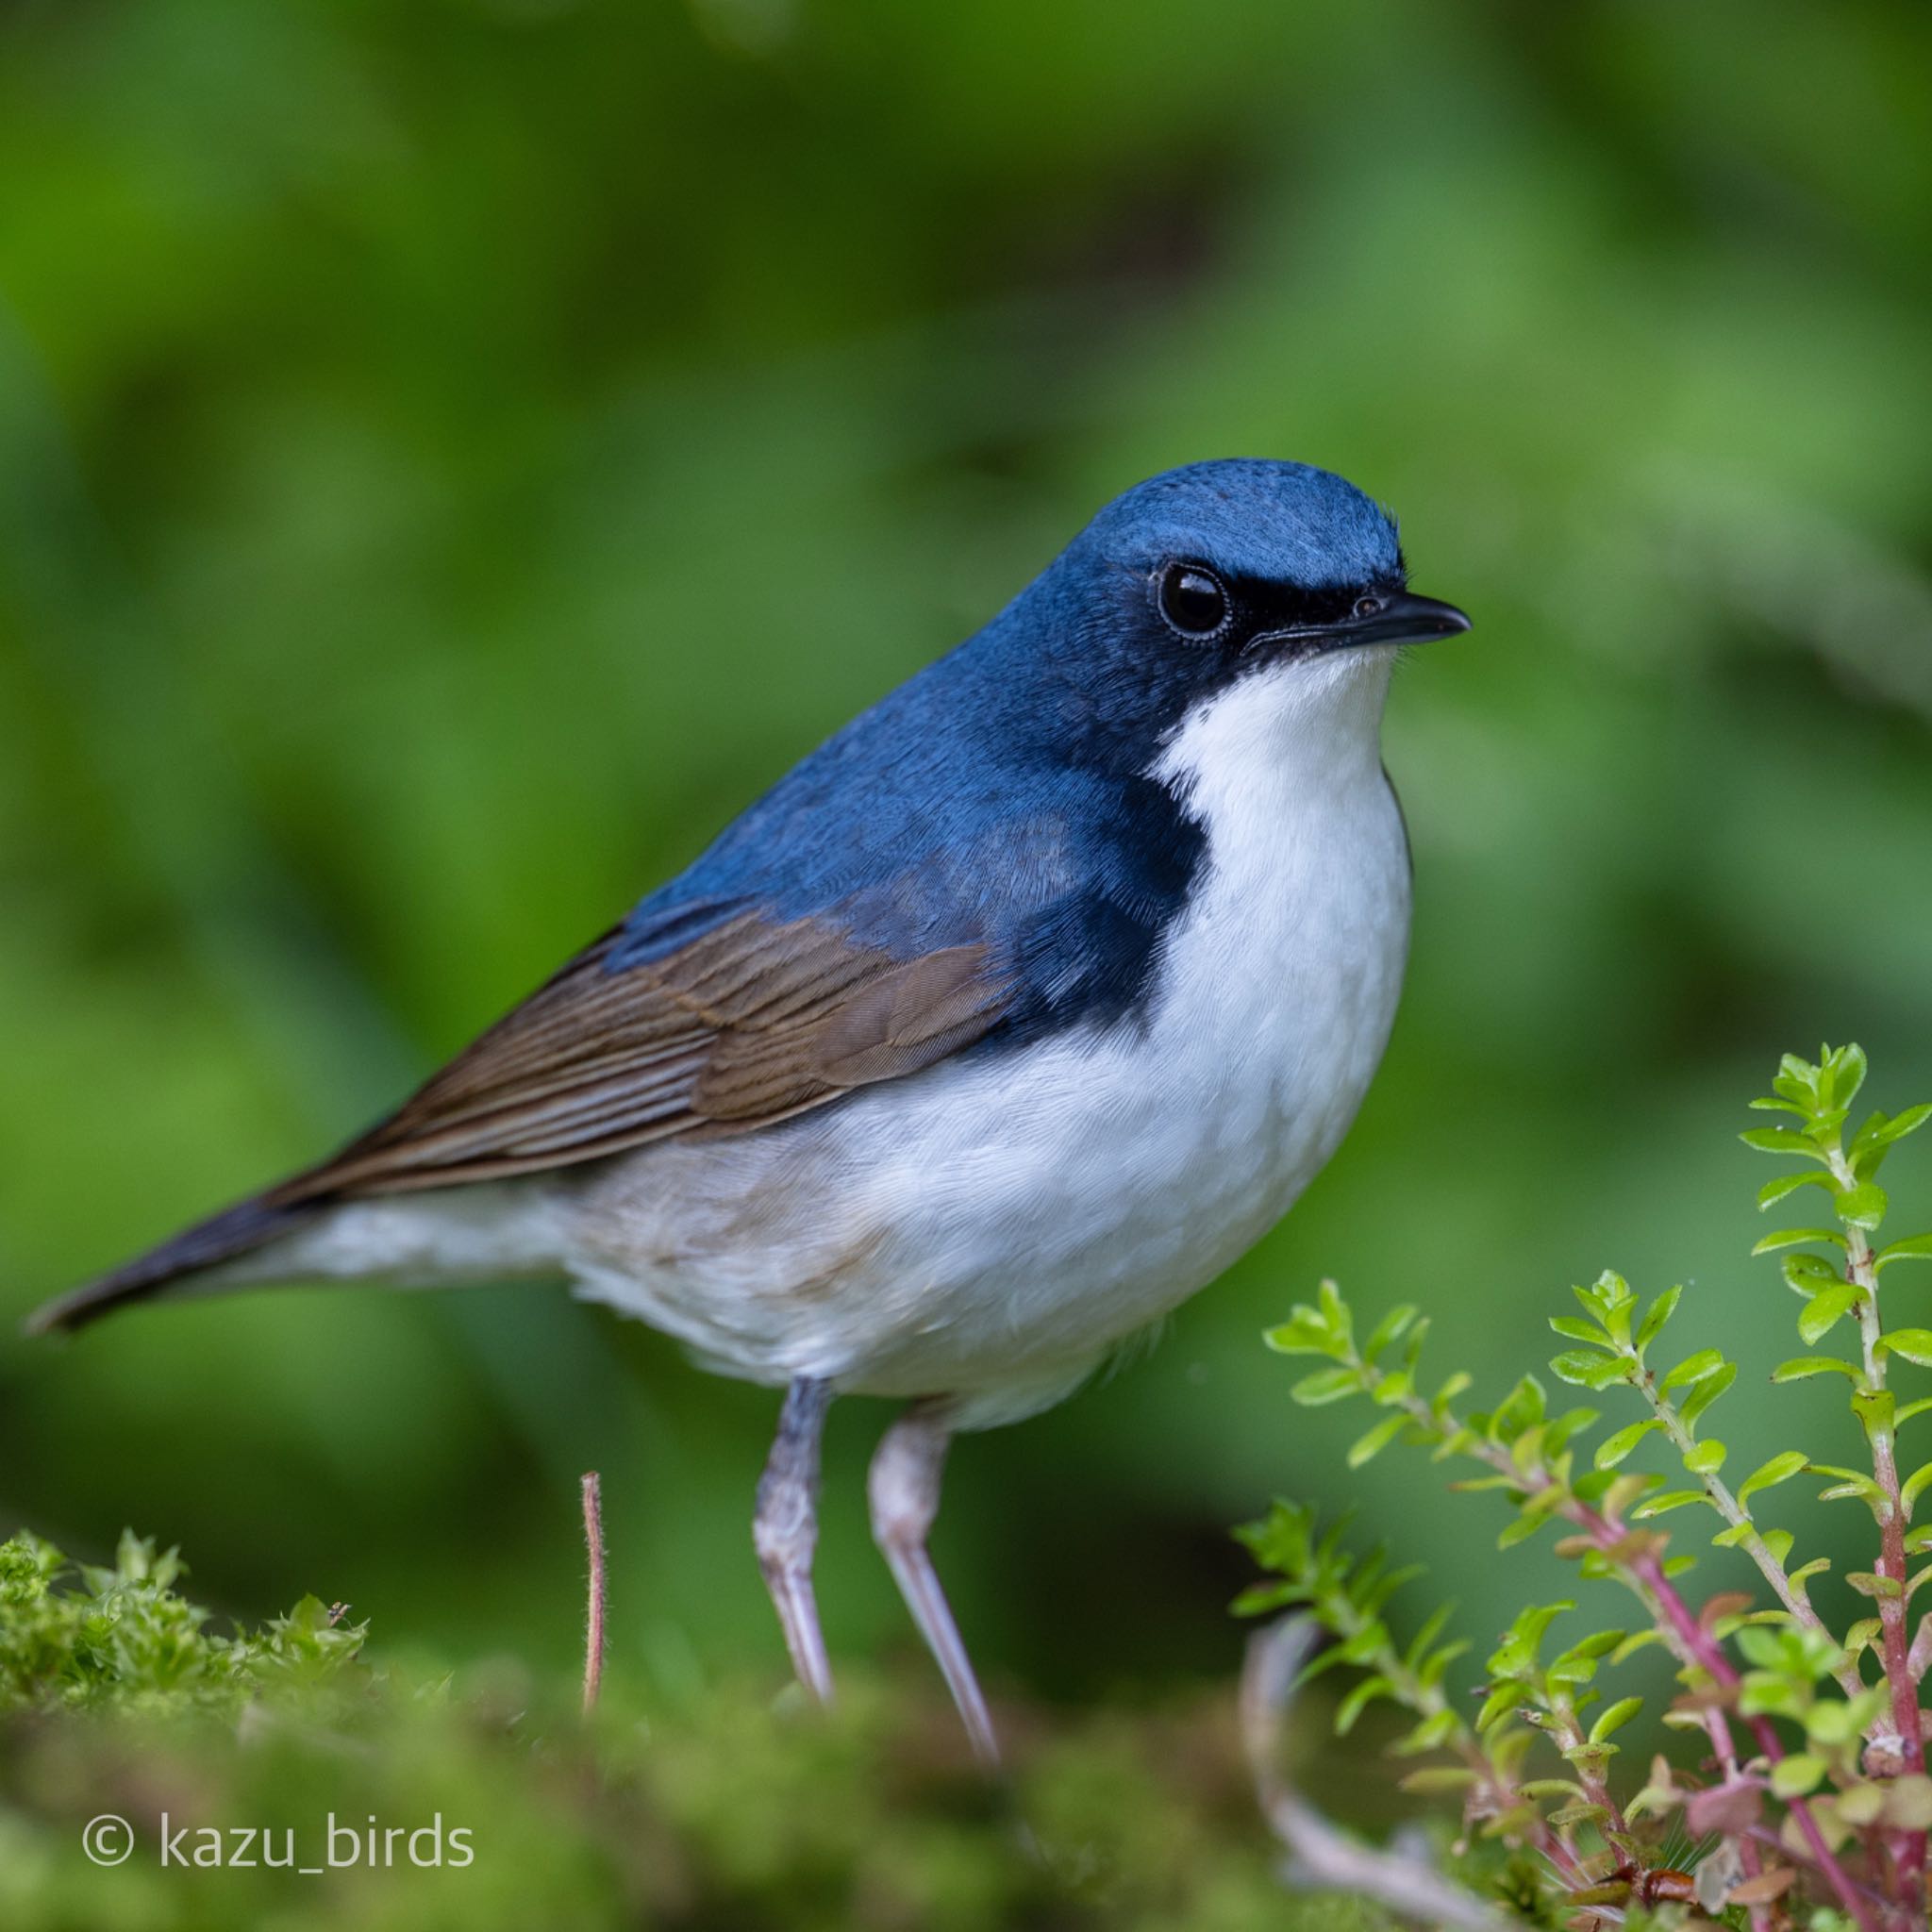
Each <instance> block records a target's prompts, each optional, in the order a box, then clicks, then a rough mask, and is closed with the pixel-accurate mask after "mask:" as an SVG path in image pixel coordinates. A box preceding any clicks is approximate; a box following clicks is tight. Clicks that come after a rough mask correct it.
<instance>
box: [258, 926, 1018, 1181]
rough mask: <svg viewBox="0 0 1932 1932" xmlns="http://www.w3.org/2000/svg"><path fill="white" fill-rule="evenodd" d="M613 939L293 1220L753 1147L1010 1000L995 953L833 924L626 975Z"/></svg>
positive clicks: (326, 1175) (452, 1071) (738, 935)
mask: <svg viewBox="0 0 1932 1932" xmlns="http://www.w3.org/2000/svg"><path fill="white" fill-rule="evenodd" d="M618 937H619V936H618V935H617V934H616V933H611V934H608V935H607V936H606V937H605V938H604V939H602V940H600V941H598V942H597V943H596V944H595V945H593V946H591V947H590V948H589V949H588V950H587V951H585V952H584V953H581V954H579V955H578V957H577V958H575V959H574V960H573V961H572V962H571V963H570V964H569V965H568V966H566V967H565V968H564V969H563V971H562V972H561V973H559V974H557V975H556V977H555V978H553V979H552V980H551V981H550V982H549V983H548V984H547V985H545V986H544V987H542V988H541V989H540V990H539V991H537V992H535V993H533V994H532V995H531V997H530V998H529V999H527V1000H525V1002H524V1004H523V1005H522V1006H521V1007H519V1008H516V1010H515V1011H513V1012H512V1013H510V1014H509V1015H508V1017H507V1018H505V1019H503V1020H501V1021H499V1022H498V1023H497V1024H496V1025H494V1026H493V1027H491V1029H490V1031H489V1032H487V1033H485V1034H484V1035H483V1036H482V1037H481V1038H480V1039H479V1040H477V1041H475V1044H474V1045H472V1046H470V1047H469V1048H468V1049H466V1050H465V1051H464V1052H463V1053H461V1054H459V1055H458V1057H457V1058H455V1059H454V1060H452V1061H451V1062H450V1064H449V1065H448V1066H447V1067H445V1068H444V1069H443V1070H442V1071H441V1073H440V1074H436V1075H435V1076H434V1077H433V1078H432V1079H430V1080H429V1081H428V1082H427V1083H426V1084H425V1086H423V1087H422V1088H420V1089H419V1090H418V1091H417V1092H416V1093H415V1094H413V1095H412V1096H411V1097H410V1098H409V1099H408V1101H406V1102H405V1103H404V1104H403V1106H402V1107H401V1108H398V1109H397V1110H396V1112H395V1113H393V1114H391V1116H390V1118H389V1119H388V1120H386V1121H384V1122H383V1123H382V1124H380V1125H378V1126H376V1127H375V1128H373V1129H372V1130H371V1131H370V1132H369V1133H367V1134H365V1135H363V1136H362V1137H361V1139H359V1140H358V1141H354V1142H352V1143H351V1144H350V1145H349V1146H348V1147H346V1148H344V1149H343V1150H342V1152H341V1154H339V1155H337V1156H336V1157H335V1158H334V1159H332V1160H330V1161H327V1162H325V1164H324V1165H323V1166H321V1167H318V1168H315V1169H312V1170H310V1171H309V1172H308V1173H307V1174H300V1175H298V1176H296V1177H295V1178H294V1179H293V1180H291V1181H289V1182H287V1183H286V1184H284V1186H282V1187H280V1188H277V1189H275V1190H274V1191H272V1193H271V1194H270V1195H269V1196H268V1197H267V1198H268V1199H269V1200H270V1201H272V1202H274V1203H275V1204H277V1205H291V1204H295V1203H300V1202H304V1201H313V1200H317V1199H321V1198H325V1197H331V1196H340V1195H343V1194H367V1193H391V1192H397V1191H406V1190H413V1189H419V1188H440V1187H447V1186H450V1185H452V1184H454V1183H456V1182H458V1181H472V1180H487V1179H491V1178H494V1177H497V1176H501V1175H507V1174H525V1173H529V1172H531V1171H533V1170H536V1169H541V1168H546V1167H562V1166H567V1165H570V1164H572V1163H574V1162H576V1161H580V1160H593V1159H595V1158H598V1157H599V1156H601V1155H606V1154H613V1153H616V1152H618V1151H620V1150H621V1149H623V1148H625V1147H634V1146H637V1145H639V1144H640V1143H641V1142H643V1141H656V1140H662V1139H666V1138H669V1137H670V1136H672V1135H675V1134H687V1133H706V1134H718V1133H742V1132H745V1131H747V1130H748V1129H750V1128H754V1127H758V1126H763V1125H767V1124H770V1123H772V1122H774V1121H779V1120H783V1119H785V1118H786V1117H787V1116H788V1115H791V1114H794V1113H799V1112H802V1111H804V1110H805V1109H806V1108H812V1107H818V1106H821V1105H823V1104H824V1102H825V1101H828V1100H832V1099H835V1098H836V1097H837V1096H838V1095H840V1094H841V1093H844V1092H847V1091H850V1090H851V1089H853V1088H855V1087H861V1086H866V1085H868V1084H870V1083H872V1082H874V1081H878V1080H890V1079H895V1078H897V1077H898V1076H900V1075H901V1074H910V1073H914V1072H917V1071H918V1070H919V1069H920V1068H921V1067H926V1066H930V1065H932V1063H933V1062H934V1061H935V1060H939V1059H942V1058H944V1057H945V1056H946V1055H947V1054H949V1053H954V1052H957V1051H958V1049H959V1048H960V1047H962V1046H965V1045H968V1044H970V1043H971V1042H972V1041H974V1040H977V1039H978V1038H979V1037H980V1036H981V1035H982V1034H984V1033H985V1032H986V1031H987V1030H988V1028H989V1027H991V1025H992V1024H994V1022H995V1021H997V1020H998V1018H999V1016H1000V1014H1001V1013H1002V1012H1003V1011H1004V1010H1005V1008H1006V1005H1007V1001H1008V991H1009V988H1008V983H1007V982H1006V980H1005V979H1004V978H1003V977H1002V976H1001V975H999V974H997V973H995V972H994V971H992V970H991V965H990V962H989V958H988V952H987V948H986V947H985V946H983V945H964V946H948V947H945V948H943V949H941V950H940V951H937V952H933V953H927V954H924V955H923V956H922V957H920V958H915V959H909V960H898V959H894V958H892V957H891V954H889V953H884V952H881V951H878V950H876V949H874V948H869V947H862V946H856V945H854V944H853V942H852V941H851V940H850V939H848V938H847V937H846V936H845V935H844V934H843V933H842V932H841V931H840V929H839V928H838V927H837V926H836V925H835V924H832V923H831V922H830V921H827V920H821V919H798V920H789V921H783V922H779V921H773V920H768V919H765V918H762V917H760V916H759V915H758V914H757V913H753V912H746V913H741V914H739V915H738V916H737V917H735V918H733V919H730V920H727V921H726V922H724V924H721V925H719V926H716V927H714V928H713V929H712V930H711V931H709V932H707V933H705V934H703V935H701V936H700V937H699V938H697V939H695V940H693V941H691V942H690V943H689V944H687V945H685V946H683V947H681V948H679V949H678V950H677V951H676V952H675V953H672V954H670V955H668V956H667V957H666V958H662V959H659V960H656V961H653V962H652V963H651V964H649V965H645V966H633V967H627V968H625V969H623V970H622V971H619V972H615V973H613V972H611V971H610V970H609V967H608V960H609V957H610V953H611V950H612V948H613V947H614V946H615V945H616V943H617V941H618Z"/></svg>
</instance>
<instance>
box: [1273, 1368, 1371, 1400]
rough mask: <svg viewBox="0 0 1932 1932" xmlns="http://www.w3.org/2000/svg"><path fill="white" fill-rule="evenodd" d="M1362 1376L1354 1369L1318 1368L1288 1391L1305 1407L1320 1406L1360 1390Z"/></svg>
mask: <svg viewBox="0 0 1932 1932" xmlns="http://www.w3.org/2000/svg"><path fill="white" fill-rule="evenodd" d="M1361 1386H1362V1384H1361V1377H1360V1376H1359V1375H1357V1374H1356V1372H1355V1371H1354V1370H1353V1369H1317V1370H1316V1371H1315V1373H1314V1374H1312V1375H1304V1376H1303V1377H1302V1378H1301V1380H1300V1381H1299V1382H1297V1383H1296V1384H1295V1385H1294V1387H1293V1388H1292V1389H1291V1390H1290V1391H1288V1392H1289V1394H1290V1396H1291V1398H1292V1399H1293V1400H1294V1401H1296V1402H1298V1403H1300V1404H1301V1406H1302V1407H1304V1408H1320V1407H1322V1406H1323V1404H1324V1403H1328V1402H1340V1401H1341V1399H1342V1397H1343V1396H1346V1395H1354V1394H1357V1393H1358V1392H1359V1391H1360V1389H1361Z"/></svg>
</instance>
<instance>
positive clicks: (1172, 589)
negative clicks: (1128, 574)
mask: <svg viewBox="0 0 1932 1932" xmlns="http://www.w3.org/2000/svg"><path fill="white" fill-rule="evenodd" d="M1227 610H1228V604H1227V592H1226V591H1224V589H1223V588H1222V585H1221V579H1220V578H1219V577H1217V576H1216V575H1214V573H1213V572H1212V571H1209V570H1204V569H1203V568H1202V567H1201V565H1199V564H1198V563H1171V564H1169V565H1168V567H1167V568H1166V569H1165V570H1164V571H1162V572H1161V574H1160V614H1161V616H1163V617H1164V618H1166V619H1167V621H1168V623H1169V624H1170V625H1173V626H1174V629H1175V630H1177V631H1179V632H1180V634H1181V635H1182V636H1183V637H1188V638H1208V637H1212V636H1213V635H1214V633H1215V632H1216V631H1218V630H1219V629H1220V628H1221V626H1222V625H1224V624H1225V623H1226V622H1227Z"/></svg>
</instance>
